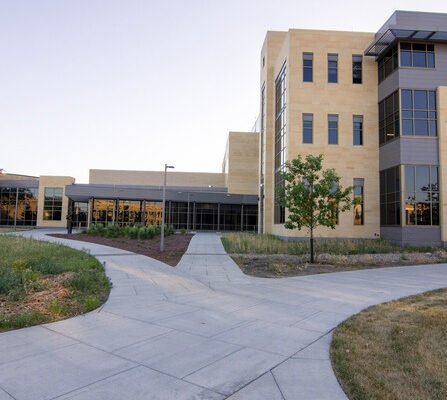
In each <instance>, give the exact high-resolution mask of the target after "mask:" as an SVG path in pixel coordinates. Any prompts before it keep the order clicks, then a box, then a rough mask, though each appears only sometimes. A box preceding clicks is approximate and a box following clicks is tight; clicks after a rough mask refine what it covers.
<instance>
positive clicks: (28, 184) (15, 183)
mask: <svg viewBox="0 0 447 400" xmlns="http://www.w3.org/2000/svg"><path fill="white" fill-rule="evenodd" d="M0 187H8V188H9V187H14V188H25V189H26V188H30V189H37V188H38V187H39V181H38V180H18V179H17V180H15V179H11V180H9V179H2V180H0Z"/></svg>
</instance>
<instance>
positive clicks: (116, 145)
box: [0, 0, 447, 183]
mask: <svg viewBox="0 0 447 400" xmlns="http://www.w3.org/2000/svg"><path fill="white" fill-rule="evenodd" d="M396 9H399V10H415V11H434V12H445V13H447V2H446V1H445V0H443V1H438V0H431V1H430V2H421V1H420V0H419V1H408V0H407V1H394V0H387V1H383V0H375V1H369V2H362V1H359V0H355V1H352V0H348V1H343V0H340V1H323V0H313V1H302V0H275V1H273V0H269V1H266V0H185V1H181V0H163V1H160V0H157V1H153V0H140V1H136V0H51V1H50V0H0V54H1V61H0V169H4V170H5V171H6V172H9V173H17V174H25V175H36V176H39V175H68V176H73V177H75V178H76V181H77V182H78V183H87V182H88V171H89V169H96V168H97V169H123V170H162V169H163V167H164V164H165V163H168V164H171V165H174V166H175V168H176V170H177V171H195V172H220V171H221V168H222V160H223V157H224V152H225V144H226V140H227V135H228V132H229V131H251V129H252V127H253V125H254V123H255V121H256V118H257V116H258V114H259V92H260V89H259V88H260V82H259V67H260V51H261V46H262V44H263V41H264V38H265V34H266V31H267V30H288V29H289V28H304V29H334V30H348V31H363V32H376V31H377V30H378V29H379V28H380V27H381V26H382V24H383V23H384V22H385V21H386V20H387V19H388V17H389V16H390V15H391V14H392V13H393V11H394V10H396Z"/></svg>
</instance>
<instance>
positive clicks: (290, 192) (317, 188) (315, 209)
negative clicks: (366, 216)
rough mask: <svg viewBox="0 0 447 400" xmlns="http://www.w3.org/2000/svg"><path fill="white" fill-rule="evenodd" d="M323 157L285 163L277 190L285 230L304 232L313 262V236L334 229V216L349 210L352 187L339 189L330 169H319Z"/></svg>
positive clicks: (335, 219)
mask: <svg viewBox="0 0 447 400" xmlns="http://www.w3.org/2000/svg"><path fill="white" fill-rule="evenodd" d="M322 162H323V155H321V154H320V155H318V156H314V155H307V156H306V158H305V159H304V160H303V158H302V157H301V156H300V155H298V156H297V157H296V158H295V159H293V160H291V161H287V162H286V166H285V172H284V173H283V177H284V181H285V184H284V186H283V187H280V188H278V190H279V198H280V204H281V206H283V207H286V208H287V211H288V216H287V220H286V222H285V227H286V228H287V229H302V228H308V229H309V232H310V239H311V260H312V262H313V232H314V230H315V228H317V227H318V226H326V227H329V228H332V229H335V227H336V224H337V220H338V214H339V213H341V212H344V211H347V210H349V209H350V208H351V206H352V204H353V201H352V198H351V193H352V190H353V187H352V186H350V187H347V188H342V187H341V185H340V177H339V176H338V175H337V173H336V171H335V170H334V169H333V168H330V169H323V166H322Z"/></svg>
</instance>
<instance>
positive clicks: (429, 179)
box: [405, 165, 439, 225]
mask: <svg viewBox="0 0 447 400" xmlns="http://www.w3.org/2000/svg"><path fill="white" fill-rule="evenodd" d="M405 222H406V224H407V225H439V184H438V167H437V166H434V165H431V166H429V165H417V166H414V165H406V166H405Z"/></svg>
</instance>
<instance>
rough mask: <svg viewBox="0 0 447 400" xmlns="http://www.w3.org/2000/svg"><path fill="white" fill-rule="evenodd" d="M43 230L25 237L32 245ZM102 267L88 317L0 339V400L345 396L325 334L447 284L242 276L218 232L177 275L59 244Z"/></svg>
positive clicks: (429, 275)
mask: <svg viewBox="0 0 447 400" xmlns="http://www.w3.org/2000/svg"><path fill="white" fill-rule="evenodd" d="M44 233H46V232H45V231H42V230H34V231H31V232H26V233H23V235H24V236H33V237H35V238H38V239H45V240H54V239H53V238H49V237H45V236H44ZM57 241H59V242H64V243H65V244H68V245H69V246H71V247H75V248H84V249H88V250H89V251H90V253H91V254H93V255H95V256H96V257H97V258H98V259H99V260H100V261H101V262H106V269H107V274H108V275H109V277H110V278H111V280H112V282H113V289H112V292H111V295H110V298H109V300H108V301H107V303H106V304H105V305H104V306H103V307H102V308H101V309H100V310H97V311H95V312H92V313H89V314H87V315H84V316H80V317H76V318H72V319H69V320H66V321H60V322H56V323H51V324H47V325H44V326H38V327H33V328H27V329H21V330H18V331H13V332H7V333H3V334H0V400H11V399H17V400H22V399H30V400H38V399H76V400H81V399H82V400H87V399H89V400H102V399H104V400H115V399H116V400H122V399H131V400H143V399H163V400H165V399H167V400H170V399H173V400H183V399H227V398H228V399H233V400H234V399H244V400H248V399H255V400H263V399H265V400H276V399H278V400H283V399H287V400H288V399H293V400H299V399H312V400H316V399H318V400H325V399H330V400H337V399H346V397H345V395H344V393H343V392H342V390H341V389H340V387H339V385H338V383H337V381H336V379H335V376H334V374H333V371H332V369H331V365H330V361H329V351H328V350H329V344H330V339H331V331H332V330H333V328H334V327H335V326H337V325H338V324H339V323H340V322H341V321H343V320H344V319H346V318H347V317H348V316H350V315H352V314H355V313H357V312H359V311H360V310H361V309H363V308H365V307H367V306H369V305H372V304H376V303H381V302H384V301H388V300H391V299H395V298H399V297H403V296H407V295H411V294H415V293H418V292H423V291H426V290H430V289H435V288H439V287H445V286H447V265H432V266H420V267H398V268H386V269H375V270H364V271H354V272H343V273H335V274H324V275H314V276H308V277H297V278H284V279H261V278H251V277H247V276H245V275H243V274H242V273H241V272H240V270H239V268H238V267H237V266H236V265H235V264H234V263H233V261H232V260H231V258H230V257H228V256H227V255H226V254H225V252H224V250H223V247H222V245H221V244H220V239H219V237H218V236H217V235H215V234H206V233H200V234H197V235H196V236H194V238H193V240H192V241H191V244H190V247H189V249H188V252H187V253H186V254H185V256H184V257H183V258H182V260H181V262H180V263H179V266H178V267H177V268H172V267H169V266H167V265H165V264H163V263H161V262H158V261H155V260H152V259H149V258H147V257H144V256H139V255H135V254H133V253H129V252H126V251H123V250H118V249H113V248H110V247H106V246H99V245H93V244H89V243H82V242H76V241H64V240H59V239H57Z"/></svg>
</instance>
